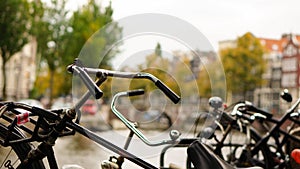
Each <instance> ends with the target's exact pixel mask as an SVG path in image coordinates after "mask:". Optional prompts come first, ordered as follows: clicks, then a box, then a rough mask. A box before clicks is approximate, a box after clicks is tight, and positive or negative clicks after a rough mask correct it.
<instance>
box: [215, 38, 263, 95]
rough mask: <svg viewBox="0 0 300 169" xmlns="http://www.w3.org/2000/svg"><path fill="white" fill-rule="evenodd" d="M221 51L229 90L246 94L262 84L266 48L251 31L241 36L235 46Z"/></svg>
mask: <svg viewBox="0 0 300 169" xmlns="http://www.w3.org/2000/svg"><path fill="white" fill-rule="evenodd" d="M220 53H221V59H222V63H223V66H224V70H225V74H226V82H227V86H228V90H229V91H232V93H233V94H243V95H244V96H245V94H246V92H247V91H251V90H254V89H255V88H256V87H257V86H261V85H262V83H263V79H262V74H263V73H264V71H265V67H266V63H265V61H264V59H263V53H264V48H263V46H262V45H261V44H260V41H259V40H258V39H257V38H255V37H254V36H253V35H252V34H251V33H246V34H245V35H243V36H242V37H239V38H238V39H237V45H236V47H235V48H228V49H224V50H222V51H220Z"/></svg>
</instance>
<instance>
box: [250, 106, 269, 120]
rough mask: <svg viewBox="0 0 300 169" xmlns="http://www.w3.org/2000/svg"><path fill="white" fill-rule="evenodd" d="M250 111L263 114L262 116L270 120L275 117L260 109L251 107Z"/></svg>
mask: <svg viewBox="0 0 300 169" xmlns="http://www.w3.org/2000/svg"><path fill="white" fill-rule="evenodd" d="M249 110H250V111H254V112H256V113H261V114H262V115H264V116H266V117H267V118H268V119H270V118H272V116H273V114H271V113H269V112H266V111H264V110H262V109H260V108H257V107H254V106H250V107H249Z"/></svg>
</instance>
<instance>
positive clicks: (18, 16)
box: [0, 0, 37, 99]
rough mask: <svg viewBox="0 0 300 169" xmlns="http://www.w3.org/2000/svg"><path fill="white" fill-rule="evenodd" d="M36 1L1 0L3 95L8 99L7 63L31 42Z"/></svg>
mask: <svg viewBox="0 0 300 169" xmlns="http://www.w3.org/2000/svg"><path fill="white" fill-rule="evenodd" d="M36 5H37V4H35V3H29V2H28V1H27V0H9V1H7V0H0V25H1V27H0V32H1V37H0V55H1V58H2V60H1V62H2V77H3V88H2V97H3V98H4V99H6V97H7V94H6V81H7V77H6V63H7V62H8V61H9V59H10V58H11V57H12V56H13V55H14V54H15V53H17V52H19V51H20V50H21V49H22V48H23V46H24V45H25V44H27V43H28V42H29V39H30V33H31V30H32V25H33V21H34V19H35V18H33V17H32V16H33V15H34V14H35V12H36V8H35V6H36Z"/></svg>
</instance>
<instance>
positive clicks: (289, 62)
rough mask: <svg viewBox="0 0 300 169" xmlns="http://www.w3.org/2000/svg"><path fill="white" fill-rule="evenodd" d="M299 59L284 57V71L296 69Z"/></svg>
mask: <svg viewBox="0 0 300 169" xmlns="http://www.w3.org/2000/svg"><path fill="white" fill-rule="evenodd" d="M296 70H297V59H296V58H284V59H282V71H296Z"/></svg>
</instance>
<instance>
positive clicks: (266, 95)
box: [219, 34, 300, 114]
mask: <svg viewBox="0 0 300 169" xmlns="http://www.w3.org/2000/svg"><path fill="white" fill-rule="evenodd" d="M258 39H259V40H260V42H261V44H262V45H263V46H264V47H265V50H266V51H265V53H264V55H263V57H264V59H265V61H266V63H267V67H266V71H265V73H264V74H263V75H262V78H263V79H264V80H265V83H264V84H263V85H262V86H257V88H256V89H255V91H254V93H253V100H250V101H252V102H254V104H255V105H257V106H259V107H261V108H264V109H266V110H268V111H270V112H272V113H274V114H280V113H281V112H283V111H282V110H283V109H285V107H283V105H286V104H283V102H282V101H281V99H280V93H281V91H282V90H283V89H284V88H287V89H289V90H290V92H291V94H292V96H293V97H299V96H300V91H299V87H300V79H299V76H300V64H299V63H300V62H299V60H300V55H299V53H300V51H299V42H300V35H294V34H283V35H282V36H281V38H280V39H270V38H258ZM235 46H236V41H235V40H226V41H221V42H219V50H222V49H225V48H228V47H235Z"/></svg>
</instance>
